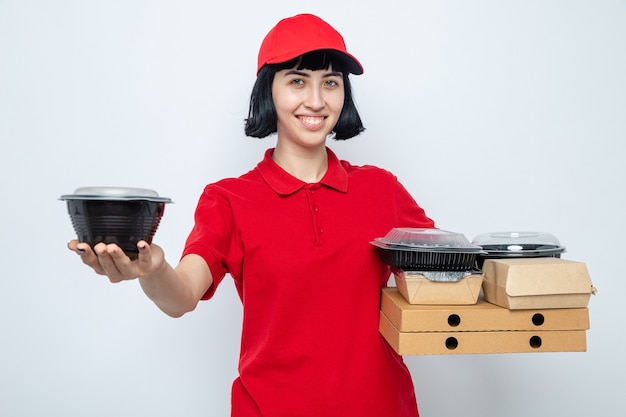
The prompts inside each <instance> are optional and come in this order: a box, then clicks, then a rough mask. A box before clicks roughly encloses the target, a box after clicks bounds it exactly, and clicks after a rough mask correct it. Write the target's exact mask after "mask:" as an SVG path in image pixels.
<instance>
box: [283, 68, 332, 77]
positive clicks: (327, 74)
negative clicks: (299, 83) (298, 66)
mask: <svg viewBox="0 0 626 417" xmlns="http://www.w3.org/2000/svg"><path fill="white" fill-rule="evenodd" d="M285 75H299V76H301V77H310V75H309V74H307V73H306V72H304V71H298V70H295V69H293V70H289V71H287V72H286V73H285ZM341 76H342V73H341V72H339V71H331V72H328V73H326V74H324V77H341Z"/></svg>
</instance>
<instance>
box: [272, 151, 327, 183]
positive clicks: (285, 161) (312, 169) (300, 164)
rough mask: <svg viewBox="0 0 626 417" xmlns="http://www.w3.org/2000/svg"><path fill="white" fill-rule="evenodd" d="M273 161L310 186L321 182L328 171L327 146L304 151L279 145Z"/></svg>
mask: <svg viewBox="0 0 626 417" xmlns="http://www.w3.org/2000/svg"><path fill="white" fill-rule="evenodd" d="M272 159H273V160H274V162H276V163H277V164H278V166H280V167H281V168H282V169H284V170H285V171H287V172H288V173H289V174H291V175H293V176H294V177H296V178H298V179H299V180H300V181H303V182H306V183H308V184H312V183H316V182H319V181H320V180H321V179H322V178H323V177H324V175H325V174H326V171H327V170H328V154H327V153H326V146H319V147H316V148H306V149H302V148H294V147H289V146H285V145H282V146H281V144H280V143H277V144H276V149H274V153H273V154H272Z"/></svg>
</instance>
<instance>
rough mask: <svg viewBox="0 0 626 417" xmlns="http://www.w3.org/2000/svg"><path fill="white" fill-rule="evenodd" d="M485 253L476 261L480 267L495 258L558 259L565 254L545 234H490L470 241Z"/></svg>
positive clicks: (552, 238)
mask: <svg viewBox="0 0 626 417" xmlns="http://www.w3.org/2000/svg"><path fill="white" fill-rule="evenodd" d="M472 244H474V245H478V246H480V247H482V248H483V250H484V251H485V252H486V253H485V254H481V255H480V256H479V259H478V263H479V265H480V266H481V267H482V264H483V263H484V261H485V259H497V258H560V257H561V254H562V253H563V252H565V247H564V246H561V243H560V242H559V240H558V239H557V238H556V237H554V236H553V235H551V234H550V233H545V232H492V233H483V234H480V235H478V236H476V237H475V238H474V239H473V240H472Z"/></svg>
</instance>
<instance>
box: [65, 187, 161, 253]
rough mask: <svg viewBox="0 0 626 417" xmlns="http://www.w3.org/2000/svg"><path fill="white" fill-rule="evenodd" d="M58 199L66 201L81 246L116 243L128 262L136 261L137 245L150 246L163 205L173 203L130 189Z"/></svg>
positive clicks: (89, 190)
mask: <svg viewBox="0 0 626 417" xmlns="http://www.w3.org/2000/svg"><path fill="white" fill-rule="evenodd" d="M59 199H60V200H64V201H67V210H68V213H69V215H70V219H71V220H72V225H73V227H74V230H75V231H76V234H77V236H78V240H79V241H80V242H85V243H88V244H89V245H90V246H91V247H93V246H94V245H96V244H97V243H99V242H104V243H107V244H109V243H116V244H118V245H119V246H120V247H121V248H122V250H123V251H124V253H126V254H127V255H128V256H129V257H130V258H131V259H134V258H136V257H137V252H138V250H137V242H139V241H140V240H145V241H146V242H148V243H152V238H153V237H154V234H155V233H156V231H157V228H158V227H159V223H160V222H161V218H162V217H163V212H164V210H165V204H167V203H171V202H172V200H171V199H169V198H166V197H160V196H159V194H158V193H157V192H156V191H154V190H149V189H145V188H129V187H82V188H78V189H76V190H75V191H74V194H66V195H62V196H61V197H60V198H59Z"/></svg>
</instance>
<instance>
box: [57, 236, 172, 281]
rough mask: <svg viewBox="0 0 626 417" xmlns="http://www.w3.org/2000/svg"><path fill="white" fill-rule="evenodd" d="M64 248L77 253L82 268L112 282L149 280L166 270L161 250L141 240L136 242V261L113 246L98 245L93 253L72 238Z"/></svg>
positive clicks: (112, 244) (83, 244)
mask: <svg viewBox="0 0 626 417" xmlns="http://www.w3.org/2000/svg"><path fill="white" fill-rule="evenodd" d="M67 247H68V248H69V249H70V250H72V251H74V252H76V253H77V254H78V255H79V256H80V258H81V260H82V261H83V263H84V264H85V265H87V266H89V267H91V268H92V269H93V270H94V271H95V272H96V273H97V274H100V275H106V276H107V277H108V278H109V281H111V282H120V281H125V280H131V279H135V278H139V277H149V276H152V275H155V274H157V273H158V272H159V271H161V270H163V269H164V268H166V267H167V264H166V262H165V256H164V253H163V250H162V249H161V248H160V247H159V246H158V245H154V244H153V245H148V243H147V242H145V241H143V240H142V241H139V242H138V243H137V248H138V249H139V255H138V257H137V259H136V260H131V259H130V258H129V257H128V256H127V255H126V254H125V253H124V252H123V251H122V249H121V248H120V247H119V246H118V245H116V244H114V243H111V244H105V243H98V244H97V245H95V246H94V248H93V250H92V249H91V247H90V246H89V245H88V244H87V243H80V242H79V241H78V240H76V239H74V240H71V241H70V242H69V243H68V244H67Z"/></svg>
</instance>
